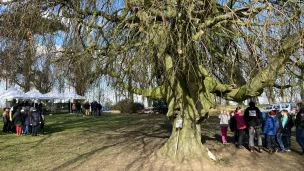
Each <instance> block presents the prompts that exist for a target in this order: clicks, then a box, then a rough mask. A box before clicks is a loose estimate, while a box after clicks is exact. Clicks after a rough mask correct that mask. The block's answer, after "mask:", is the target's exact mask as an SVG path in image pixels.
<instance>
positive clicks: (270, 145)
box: [264, 110, 278, 153]
mask: <svg viewBox="0 0 304 171" xmlns="http://www.w3.org/2000/svg"><path fill="white" fill-rule="evenodd" d="M277 129H278V120H277V118H276V111H275V110H272V111H270V112H269V117H268V118H267V120H266V122H265V126H264V134H265V135H266V143H267V149H268V152H269V153H272V152H278V144H277V142H276V139H275V135H276V131H277Z"/></svg>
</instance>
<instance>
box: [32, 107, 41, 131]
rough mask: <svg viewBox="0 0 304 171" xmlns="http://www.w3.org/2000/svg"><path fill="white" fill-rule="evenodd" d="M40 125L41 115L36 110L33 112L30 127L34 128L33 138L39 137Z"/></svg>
mask: <svg viewBox="0 0 304 171" xmlns="http://www.w3.org/2000/svg"><path fill="white" fill-rule="evenodd" d="M39 124H40V114H39V111H38V110H37V109H35V108H33V109H32V110H31V116H30V125H31V126H32V136H37V129H38V125H39Z"/></svg>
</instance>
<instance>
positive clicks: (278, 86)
mask: <svg viewBox="0 0 304 171" xmlns="http://www.w3.org/2000/svg"><path fill="white" fill-rule="evenodd" d="M301 84H302V82H301V81H299V82H296V83H291V84H287V85H278V84H273V87H275V88H277V89H287V88H291V87H296V86H299V85H301Z"/></svg>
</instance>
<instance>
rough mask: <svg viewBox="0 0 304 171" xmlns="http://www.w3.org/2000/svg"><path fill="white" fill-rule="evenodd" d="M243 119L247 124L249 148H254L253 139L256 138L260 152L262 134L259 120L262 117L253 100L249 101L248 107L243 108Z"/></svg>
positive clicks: (251, 149) (251, 150)
mask: <svg viewBox="0 0 304 171" xmlns="http://www.w3.org/2000/svg"><path fill="white" fill-rule="evenodd" d="M244 119H245V121H246V124H247V126H248V131H249V150H250V152H253V150H254V139H255V137H256V138H257V140H258V147H259V149H258V151H259V152H262V148H263V146H262V136H261V132H260V131H261V130H260V120H261V119H262V113H261V111H260V109H259V108H258V107H256V106H255V103H254V102H252V101H251V102H249V107H248V108H247V109H246V110H245V113H244Z"/></svg>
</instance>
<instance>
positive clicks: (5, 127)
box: [2, 108, 9, 132]
mask: <svg viewBox="0 0 304 171" xmlns="http://www.w3.org/2000/svg"><path fill="white" fill-rule="evenodd" d="M8 114H9V111H8V109H7V108H4V109H3V114H2V119H3V129H2V132H7V131H8V120H9V119H8Z"/></svg>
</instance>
